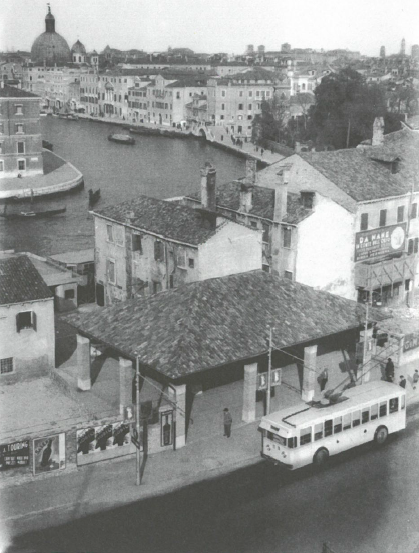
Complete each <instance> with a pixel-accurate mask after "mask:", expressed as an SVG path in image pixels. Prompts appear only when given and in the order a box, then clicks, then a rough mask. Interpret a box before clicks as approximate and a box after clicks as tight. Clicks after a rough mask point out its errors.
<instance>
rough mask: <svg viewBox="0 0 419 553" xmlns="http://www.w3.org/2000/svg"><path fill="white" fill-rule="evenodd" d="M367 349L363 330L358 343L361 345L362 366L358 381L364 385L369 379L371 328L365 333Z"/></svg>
mask: <svg viewBox="0 0 419 553" xmlns="http://www.w3.org/2000/svg"><path fill="white" fill-rule="evenodd" d="M366 339H367V347H366V348H365V345H364V342H365V330H362V331H361V332H360V338H359V341H360V342H361V343H362V365H361V375H358V377H359V376H361V378H359V379H358V383H359V384H365V382H369V381H370V379H371V359H372V354H373V350H372V346H373V343H372V328H369V329H368V330H367V333H366Z"/></svg>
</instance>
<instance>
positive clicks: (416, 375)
mask: <svg viewBox="0 0 419 553" xmlns="http://www.w3.org/2000/svg"><path fill="white" fill-rule="evenodd" d="M412 380H413V389H414V390H416V386H417V383H418V381H419V371H418V369H415V372H414V373H413V379H412Z"/></svg>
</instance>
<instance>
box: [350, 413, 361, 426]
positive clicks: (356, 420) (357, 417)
mask: <svg viewBox="0 0 419 553" xmlns="http://www.w3.org/2000/svg"><path fill="white" fill-rule="evenodd" d="M360 424H361V413H360V411H354V412H353V413H352V426H353V427H354V428H355V426H359V425H360Z"/></svg>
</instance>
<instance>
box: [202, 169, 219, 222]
mask: <svg viewBox="0 0 419 553" xmlns="http://www.w3.org/2000/svg"><path fill="white" fill-rule="evenodd" d="M216 175H217V172H216V170H215V169H214V167H213V166H212V165H211V163H209V162H208V161H207V162H205V167H203V168H202V169H201V207H202V209H207V210H209V211H215V210H216V203H215V199H216V189H215V181H216Z"/></svg>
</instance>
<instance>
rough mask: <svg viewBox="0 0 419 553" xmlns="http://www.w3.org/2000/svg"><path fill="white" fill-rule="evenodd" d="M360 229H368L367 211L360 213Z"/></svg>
mask: <svg viewBox="0 0 419 553" xmlns="http://www.w3.org/2000/svg"><path fill="white" fill-rule="evenodd" d="M361 230H368V213H361Z"/></svg>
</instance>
